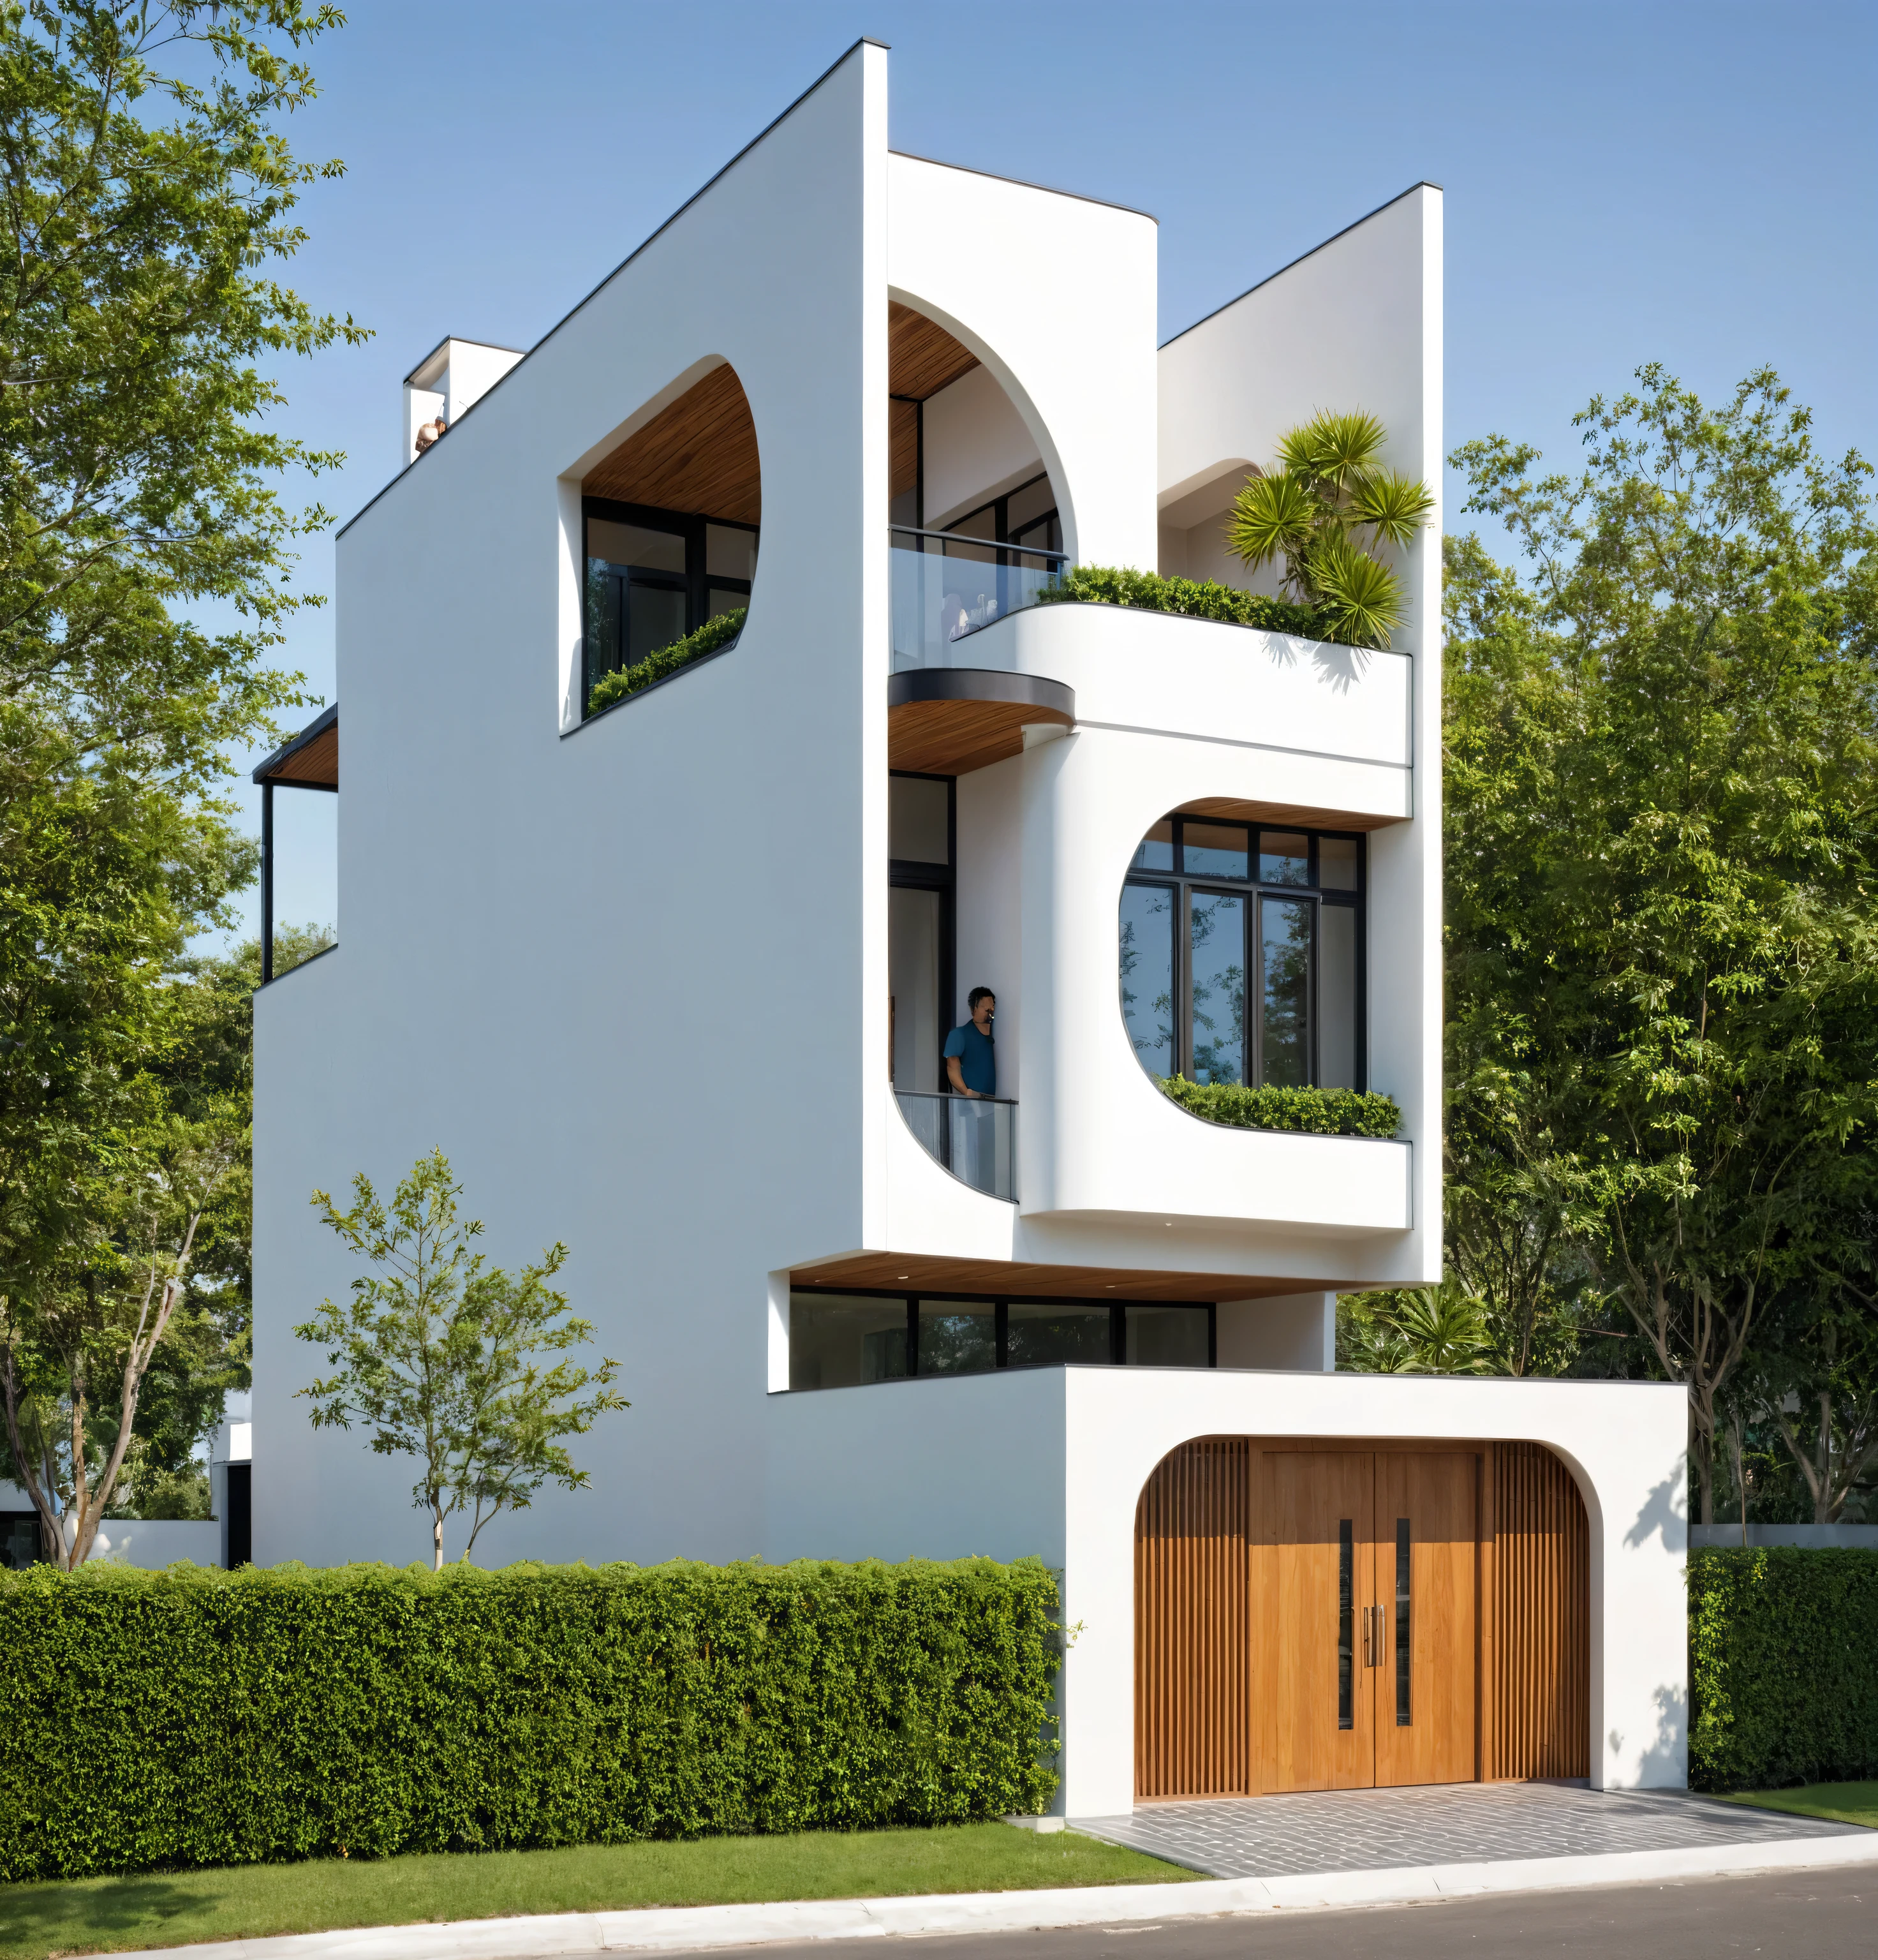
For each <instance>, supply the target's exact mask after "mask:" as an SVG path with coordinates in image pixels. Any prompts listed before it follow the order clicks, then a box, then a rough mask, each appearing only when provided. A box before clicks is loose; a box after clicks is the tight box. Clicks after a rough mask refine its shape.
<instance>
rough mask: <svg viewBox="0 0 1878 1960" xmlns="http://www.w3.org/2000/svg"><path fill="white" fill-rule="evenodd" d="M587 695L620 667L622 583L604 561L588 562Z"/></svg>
mask: <svg viewBox="0 0 1878 1960" xmlns="http://www.w3.org/2000/svg"><path fill="white" fill-rule="evenodd" d="M586 613H587V616H586V648H585V654H586V680H587V692H589V694H591V693H592V692H593V687H594V683H596V681H598V680H599V678H600V677H601V676H602V674H608V673H612V670H613V669H614V668H615V667H617V666H618V664H619V581H618V578H615V575H614V574H613V572H612V570H611V569H610V568H609V566H608V565H607V562H606V561H605V559H604V558H589V559H588V560H587V606H586Z"/></svg>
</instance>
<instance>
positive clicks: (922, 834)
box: [887, 770, 958, 1095]
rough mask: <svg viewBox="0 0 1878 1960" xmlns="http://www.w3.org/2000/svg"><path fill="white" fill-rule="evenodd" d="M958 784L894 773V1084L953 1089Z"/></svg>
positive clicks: (890, 833)
mask: <svg viewBox="0 0 1878 1960" xmlns="http://www.w3.org/2000/svg"><path fill="white" fill-rule="evenodd" d="M957 808H958V791H957V787H956V785H955V782H954V780H953V778H952V777H950V776H926V775H916V774H914V773H913V772H910V771H907V770H895V771H894V772H892V773H891V775H889V776H888V778H887V851H888V885H889V886H890V889H889V890H888V895H887V988H888V999H887V1020H888V1073H889V1076H890V1077H891V1080H892V1083H893V1086H894V1087H895V1089H896V1090H901V1091H904V1092H907V1093H913V1094H916V1095H939V1094H942V1093H944V1092H945V1087H946V1083H945V1064H944V1063H943V1062H942V1060H941V1059H940V1057H941V1055H942V1052H943V1050H944V1048H945V1037H946V1036H948V1035H949V1034H950V1033H951V1032H952V1026H953V1022H952V1016H953V1013H954V1011H955V1001H957V998H958V981H957V975H956V971H955V952H954V948H955V943H956V928H955V906H954V896H953V893H954V880H955V871H954V869H953V862H954V856H955V845H956V839H957V833H958V816H957Z"/></svg>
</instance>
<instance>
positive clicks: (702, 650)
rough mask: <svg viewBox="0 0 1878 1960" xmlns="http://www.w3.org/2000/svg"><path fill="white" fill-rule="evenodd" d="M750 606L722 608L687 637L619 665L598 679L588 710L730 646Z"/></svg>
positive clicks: (593, 710)
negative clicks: (727, 610) (725, 610)
mask: <svg viewBox="0 0 1878 1960" xmlns="http://www.w3.org/2000/svg"><path fill="white" fill-rule="evenodd" d="M749 610H750V609H749V607H748V606H739V607H738V608H737V609H736V612H734V613H719V614H718V616H717V618H716V619H707V620H706V621H705V622H704V625H701V627H699V628H698V629H697V632H695V633H687V634H686V635H685V638H683V639H682V640H674V641H672V644H671V645H670V646H669V647H661V648H659V650H658V651H657V652H656V653H654V654H647V656H646V657H645V658H644V659H643V660H640V661H639V662H638V663H637V664H636V665H634V666H633V667H620V668H617V669H616V670H615V671H614V672H613V673H610V674H608V675H606V676H605V677H604V678H603V679H600V680H598V681H596V683H594V686H593V692H592V693H591V694H590V695H588V696H587V712H588V714H599V711H600V710H601V709H602V708H611V707H612V705H613V704H614V702H616V701H623V700H624V698H626V696H627V695H629V694H637V693H639V692H640V690H641V689H645V688H648V687H650V686H651V685H652V684H653V682H654V681H655V680H663V679H665V677H666V675H667V674H674V673H677V672H678V669H679V668H680V667H688V666H689V665H690V664H691V662H692V661H693V660H702V659H703V658H704V655H705V654H714V653H717V651H719V650H720V648H724V647H727V646H729V644H730V643H731V641H732V640H734V639H735V638H736V637H737V635H739V633H741V632H742V631H743V622H744V619H745V617H746V616H747V615H748V613H749Z"/></svg>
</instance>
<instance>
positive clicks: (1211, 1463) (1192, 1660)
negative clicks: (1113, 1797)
mask: <svg viewBox="0 0 1878 1960" xmlns="http://www.w3.org/2000/svg"><path fill="white" fill-rule="evenodd" d="M1251 1453H1252V1446H1251V1444H1250V1442H1249V1441H1248V1440H1247V1438H1245V1437H1242V1436H1213V1437H1203V1439H1202V1440H1200V1441H1199V1442H1197V1443H1183V1444H1182V1445H1181V1447H1180V1448H1179V1449H1177V1450H1175V1451H1174V1453H1172V1455H1171V1456H1167V1457H1164V1458H1163V1459H1161V1462H1160V1464H1159V1465H1158V1466H1157V1467H1156V1468H1155V1472H1154V1475H1152V1477H1150V1478H1149V1480H1148V1486H1147V1488H1146V1490H1144V1491H1142V1494H1141V1502H1140V1503H1139V1506H1138V1507H1137V1508H1136V1514H1135V1682H1136V1688H1135V1780H1136V1788H1137V1790H1139V1793H1140V1794H1141V1795H1142V1796H1247V1795H1249V1794H1250V1793H1251V1792H1252V1791H1253V1790H1256V1789H1257V1784H1256V1783H1253V1782H1251V1781H1250V1780H1249V1779H1250V1776H1251V1773H1252V1710H1251V1705H1250V1690H1251V1686H1252V1655H1251V1650H1250V1633H1251V1621H1250V1614H1249V1613H1248V1612H1247V1580H1248V1577H1249V1574H1248V1571H1247V1537H1248V1535H1249V1534H1248V1526H1250V1522H1251V1521H1250V1516H1249V1515H1248V1511H1249V1494H1250V1477H1249V1475H1248V1472H1249V1469H1250V1461H1251Z"/></svg>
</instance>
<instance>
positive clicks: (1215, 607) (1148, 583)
mask: <svg viewBox="0 0 1878 1960" xmlns="http://www.w3.org/2000/svg"><path fill="white" fill-rule="evenodd" d="M1066 600H1067V601H1072V602H1080V603H1084V604H1089V603H1094V604H1096V605H1100V606H1132V607H1133V608H1134V609H1136V611H1137V612H1142V613H1182V614H1184V615H1185V616H1187V618H1188V619H1213V620H1217V621H1219V622H1220V623H1221V624H1222V625H1228V626H1254V627H1257V628H1260V629H1262V630H1263V631H1264V632H1268V633H1289V634H1290V635H1292V637H1293V638H1295V639H1300V640H1328V639H1330V638H1333V637H1334V635H1333V628H1334V626H1335V624H1336V608H1335V607H1333V606H1299V605H1296V604H1294V603H1292V601H1291V600H1289V599H1268V598H1266V597H1265V596H1264V595H1263V593H1257V592H1241V590H1239V589H1238V587H1237V586H1233V585H1220V584H1215V582H1214V581H1212V579H1209V578H1208V579H1196V578H1162V577H1161V575H1160V574H1159V573H1158V572H1153V571H1136V570H1135V569H1134V568H1133V566H1132V565H1071V566H1069V567H1068V568H1066V570H1065V571H1063V574H1062V575H1061V576H1060V578H1055V579H1053V580H1052V581H1050V584H1048V585H1047V586H1045V587H1044V588H1043V589H1042V590H1041V591H1040V592H1039V593H1038V595H1037V603H1038V605H1040V606H1052V605H1060V604H1061V603H1063V602H1065V601H1066Z"/></svg>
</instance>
